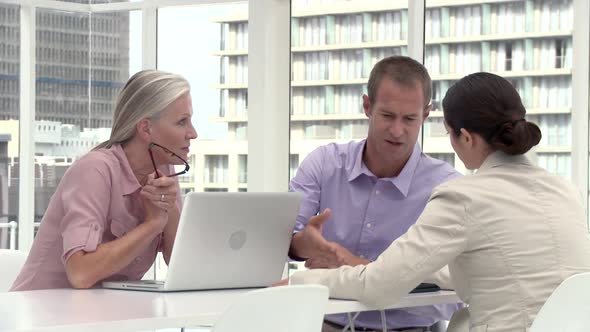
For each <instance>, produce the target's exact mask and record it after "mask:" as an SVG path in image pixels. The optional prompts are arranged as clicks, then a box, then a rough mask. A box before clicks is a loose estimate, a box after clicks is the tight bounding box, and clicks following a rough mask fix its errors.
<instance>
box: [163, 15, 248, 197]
mask: <svg viewBox="0 0 590 332" xmlns="http://www.w3.org/2000/svg"><path fill="white" fill-rule="evenodd" d="M247 20H248V5H247V3H240V4H229V5H228V4H220V5H198V6H170V7H162V8H160V9H158V51H157V52H158V57H157V59H158V69H160V70H165V71H169V72H173V73H178V74H181V75H183V76H184V77H185V78H186V79H187V80H188V81H189V83H190V85H191V95H192V100H193V119H192V121H193V125H194V126H195V128H196V129H197V133H198V135H199V138H198V139H197V140H194V141H193V142H191V152H190V153H191V155H193V156H194V159H192V160H194V164H191V167H193V169H194V170H195V174H196V176H197V177H198V178H202V179H203V181H194V182H190V183H188V182H187V183H182V184H181V187H183V188H189V187H190V189H191V190H193V191H234V192H235V191H238V190H239V189H244V188H246V186H247V179H248V177H247V160H248V145H247V141H248V133H247V121H248V22H247ZM180 30H182V31H183V34H186V35H187V36H190V42H186V40H184V39H179V38H178V32H179V31H180ZM204 31H206V32H207V33H203V32H204ZM212 54H213V56H211V55H212ZM200 174H203V175H202V177H201V175H200Z"/></svg>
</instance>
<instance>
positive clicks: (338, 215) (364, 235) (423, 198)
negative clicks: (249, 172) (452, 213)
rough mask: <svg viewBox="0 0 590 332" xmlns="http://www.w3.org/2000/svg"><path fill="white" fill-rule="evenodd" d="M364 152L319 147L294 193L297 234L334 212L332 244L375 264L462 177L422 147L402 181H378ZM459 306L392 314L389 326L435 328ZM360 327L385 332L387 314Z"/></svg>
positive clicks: (328, 228)
mask: <svg viewBox="0 0 590 332" xmlns="http://www.w3.org/2000/svg"><path fill="white" fill-rule="evenodd" d="M364 147H365V140H362V141H360V142H350V143H347V144H328V145H325V146H321V147H319V148H317V149H316V150H314V151H313V152H311V153H310V154H309V155H308V157H307V158H305V160H303V162H302V163H301V165H300V166H299V169H298V170H297V175H296V176H295V177H294V178H293V179H292V180H291V184H290V190H292V191H297V192H301V193H303V195H304V198H303V201H302V203H301V207H300V210H299V214H298V216H297V224H296V226H295V231H296V232H297V231H300V230H302V229H303V227H304V226H305V225H306V224H307V221H308V220H309V218H310V217H312V216H314V215H316V214H317V213H318V212H319V211H323V210H324V209H326V208H330V209H331V210H332V216H331V218H330V220H327V221H326V222H325V223H324V226H323V236H324V237H325V238H326V240H328V241H332V242H337V243H339V244H340V245H342V246H344V247H345V248H346V249H348V250H349V251H350V252H351V253H353V254H354V255H356V256H360V257H363V258H366V259H368V260H374V259H376V258H377V257H378V256H379V255H380V254H381V253H382V252H383V251H385V249H387V248H388V247H389V245H390V244H391V243H392V242H393V241H394V240H395V239H397V238H398V237H400V236H401V235H402V234H404V233H405V232H406V231H407V230H408V228H409V227H410V226H411V225H413V224H414V223H415V222H416V220H417V219H418V217H419V216H420V214H421V213H422V210H424V207H425V206H426V203H427V201H428V198H429V197H430V194H431V192H432V189H433V188H434V187H436V186H437V185H439V184H440V183H442V182H444V181H446V180H448V179H451V178H454V177H457V176H459V173H457V171H455V169H454V168H452V167H451V166H450V165H449V164H447V163H445V162H443V161H440V160H437V159H433V158H430V157H428V156H426V155H425V154H423V153H422V151H421V149H420V146H419V145H418V144H416V146H415V147H414V150H413V152H412V155H411V156H410V159H409V160H408V162H407V163H406V165H405V166H404V168H403V169H402V171H401V172H400V174H399V175H398V176H397V177H392V178H377V177H376V176H375V175H374V174H373V173H371V171H370V170H369V169H368V168H367V166H366V165H365V164H364V162H363V158H362V157H363V150H364ZM459 307H460V305H456V304H452V305H434V306H425V307H417V308H408V309H403V310H387V311H386V319H387V326H388V328H389V329H398V328H404V327H420V326H431V325H432V324H434V323H435V322H437V321H439V320H442V319H449V318H450V316H451V315H452V314H453V312H454V311H455V310H457V309H458V308H459ZM326 319H327V320H329V321H332V322H334V323H337V324H340V325H346V324H347V323H348V318H347V315H344V314H342V315H329V316H326ZM355 326H359V327H365V328H371V329H380V328H381V326H382V325H381V315H380V313H379V312H377V311H372V312H365V313H362V314H360V315H359V316H358V318H357V319H356V321H355Z"/></svg>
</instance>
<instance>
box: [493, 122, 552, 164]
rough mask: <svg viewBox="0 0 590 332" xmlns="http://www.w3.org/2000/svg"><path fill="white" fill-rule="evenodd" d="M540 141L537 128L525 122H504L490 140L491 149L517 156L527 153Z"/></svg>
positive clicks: (539, 132) (539, 133)
mask: <svg viewBox="0 0 590 332" xmlns="http://www.w3.org/2000/svg"><path fill="white" fill-rule="evenodd" d="M539 141H541V130H540V129H539V127H538V126H537V125H536V124H534V123H532V122H527V121H526V120H524V119H522V120H516V121H508V122H504V123H503V124H502V125H501V126H500V128H498V130H497V131H496V134H495V135H493V136H492V137H491V139H490V144H491V145H492V147H493V148H495V149H498V150H501V151H503V152H505V153H507V154H511V155H517V154H523V153H526V152H527V151H529V150H530V149H531V148H532V147H533V146H535V145H537V144H539Z"/></svg>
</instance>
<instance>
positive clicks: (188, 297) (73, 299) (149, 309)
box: [0, 289, 460, 332]
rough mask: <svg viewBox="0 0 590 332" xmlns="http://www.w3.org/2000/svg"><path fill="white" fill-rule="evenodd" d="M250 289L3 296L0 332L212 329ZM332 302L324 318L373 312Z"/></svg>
mask: <svg viewBox="0 0 590 332" xmlns="http://www.w3.org/2000/svg"><path fill="white" fill-rule="evenodd" d="M247 291H249V290H244V289H240V290H216V291H198V292H178V293H150V292H136V291H120V290H107V289H90V290H73V289H52V290H40V291H28V292H13V293H0V331H2V332H4V331H62V332H68V331H76V332H77V331H83V332H95V331H96V332H99V331H100V332H102V331H112V332H115V331H121V332H122V331H138V330H150V329H152V330H153V329H163V328H171V327H183V326H184V327H191V326H199V325H211V324H214V323H215V321H216V320H217V319H218V318H219V316H220V315H221V313H223V312H224V311H225V310H226V309H227V308H228V307H229V306H230V305H231V304H232V303H233V302H234V301H235V299H236V297H237V296H239V295H241V294H243V293H245V292H247ZM458 302H460V300H459V298H458V297H457V295H456V294H455V292H451V291H440V292H435V293H421V294H410V295H407V296H406V297H405V298H403V299H402V300H401V301H399V302H398V303H396V304H395V305H392V306H390V307H389V308H403V307H414V306H421V305H429V304H443V303H458ZM374 309H375V308H371V307H368V306H365V305H363V304H361V303H359V302H357V301H347V300H330V301H329V302H328V306H327V307H326V314H334V313H346V312H358V311H367V310H374Z"/></svg>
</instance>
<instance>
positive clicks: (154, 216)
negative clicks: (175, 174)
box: [140, 173, 177, 230]
mask: <svg viewBox="0 0 590 332" xmlns="http://www.w3.org/2000/svg"><path fill="white" fill-rule="evenodd" d="M140 195H141V198H142V201H143V205H144V208H145V220H146V222H154V223H156V225H157V226H158V227H159V229H160V230H164V227H165V226H166V223H167V222H168V211H169V210H171V209H176V208H177V206H176V195H177V189H176V181H174V179H173V178H170V177H167V176H162V177H159V178H156V174H155V173H152V174H150V175H148V179H147V182H146V184H145V185H144V186H143V188H142V189H141V192H140Z"/></svg>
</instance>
